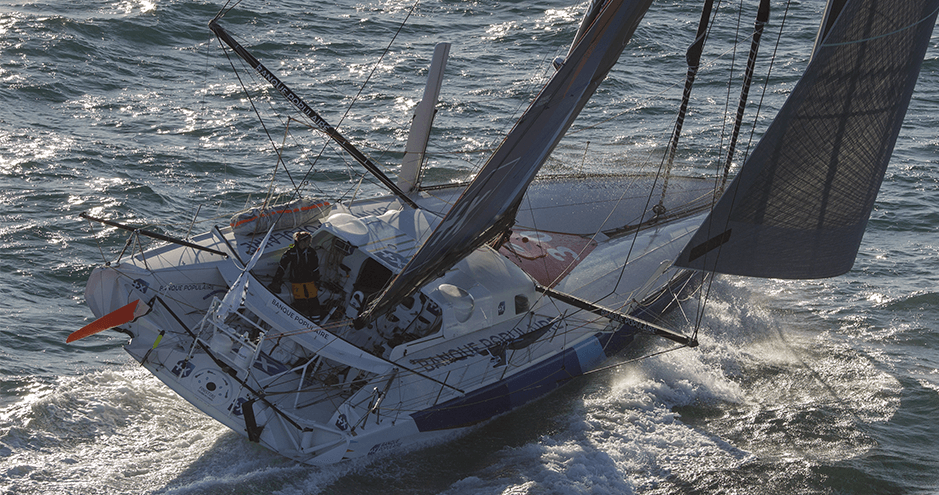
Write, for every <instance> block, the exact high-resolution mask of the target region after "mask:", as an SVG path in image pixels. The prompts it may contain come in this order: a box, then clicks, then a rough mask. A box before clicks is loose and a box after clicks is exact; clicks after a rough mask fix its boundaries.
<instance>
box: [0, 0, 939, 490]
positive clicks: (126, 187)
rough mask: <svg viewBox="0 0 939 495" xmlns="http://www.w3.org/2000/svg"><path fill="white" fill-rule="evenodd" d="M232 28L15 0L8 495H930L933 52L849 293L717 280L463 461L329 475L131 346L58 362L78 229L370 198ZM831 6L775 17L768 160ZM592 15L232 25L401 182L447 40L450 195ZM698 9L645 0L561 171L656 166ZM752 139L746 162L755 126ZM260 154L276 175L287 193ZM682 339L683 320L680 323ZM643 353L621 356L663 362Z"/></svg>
mask: <svg viewBox="0 0 939 495" xmlns="http://www.w3.org/2000/svg"><path fill="white" fill-rule="evenodd" d="M749 3H754V2H749ZM220 7H221V5H220V4H217V3H214V2H208V1H204V0H197V1H190V0H186V1H184V0H149V1H148V0H119V1H118V0H74V1H70V2H59V1H52V0H36V1H33V0H20V1H11V0H0V493H9V494H46V493H62V494H90V493H94V494H123V493H173V494H196V493H245V494H248V493H250V494H255V493H277V494H310V493H342V494H347V493H428V494H429V493H446V494H509V493H511V494H522V493H531V494H542V493H596V494H602V493H615V494H622V493H640V494H660V493H661V494H665V493H740V494H749V493H761V494H763V493H839V494H840V493H891V494H892V493H898V494H899V493H939V421H937V420H939V275H937V274H939V170H937V163H939V111H937V110H939V109H937V102H939V47H937V46H936V45H937V41H939V36H937V37H934V39H933V41H932V43H931V44H930V48H929V50H928V52H927V55H926V61H925V63H924V65H923V69H922V73H921V76H920V80H919V84H918V86H917V90H916V93H915V94H914V96H913V101H912V104H911V106H910V110H909V113H908V115H907V121H906V124H905V125H904V128H903V131H902V133H901V135H900V139H899V142H898V143H897V147H896V151H895V153H894V157H893V160H892V163H891V166H890V168H889V170H888V171H887V176H886V178H885V181H884V185H883V188H882V190H881V193H880V196H879V198H878V202H877V204H876V206H875V209H874V212H873V216H872V218H871V221H870V224H869V227H868V230H867V234H866V235H865V238H864V242H863V244H862V245H861V250H860V254H859V256H858V260H857V263H856V264H855V267H854V269H853V270H852V271H851V272H849V273H848V274H847V275H844V276H841V277H838V278H834V279H830V280H820V281H778V280H751V279H743V278H732V277H719V278H718V279H717V281H716V282H715V285H714V287H713V288H712V292H711V296H710V298H709V301H708V304H707V306H706V310H705V313H704V318H703V322H702V326H701V330H700V331H701V333H700V338H701V346H700V347H698V348H697V349H694V350H689V349H683V350H680V351H675V352H671V353H668V354H665V355H663V356H659V357H655V358H651V359H647V360H642V361H639V362H634V363H630V364H626V365H624V366H621V367H618V368H614V369H612V370H608V371H605V372H602V373H597V374H593V375H588V376H585V377H583V378H581V379H578V380H576V381H575V382H573V383H572V384H570V385H569V386H567V387H565V388H564V389H562V390H560V391H559V392H558V393H555V394H553V395H551V396H549V397H547V398H546V399H544V400H541V401H538V402H536V403H534V404H532V405H529V406H527V407H525V408H522V409H521V410H518V411H515V412H512V413H510V414H508V415H506V416H503V417H500V418H497V419H496V420H494V421H492V422H490V423H488V424H485V425H483V426H481V427H478V428H476V429H474V430H472V431H470V432H469V433H468V434H466V435H463V436H461V437H459V438H454V439H452V440H451V441H449V442H445V443H442V444H438V445H431V446H428V447H426V448H424V449H420V450H415V451H411V452H406V453H403V454H400V455H395V456H391V457H379V458H373V459H368V460H367V461H363V462H357V463H345V464H339V465H336V466H331V467H326V468H315V467H310V466H306V465H301V464H297V463H295V462H293V461H290V460H287V459H284V458H282V457H279V456H278V455H276V454H273V453H271V452H268V451H266V450H264V449H263V448H261V447H258V446H257V445H255V444H252V443H249V442H248V441H247V440H245V439H243V438H242V437H241V436H239V435H237V434H235V433H233V432H231V431H229V430H227V429H226V428H224V427H222V426H221V425H220V424H218V423H216V422H214V421H213V420H211V419H209V418H207V417H206V416H204V415H202V414H201V413H199V412H198V411H196V410H195V409H194V408H193V407H191V406H190V405H189V404H187V403H186V402H184V401H183V400H181V399H179V398H177V397H176V396H175V395H174V394H173V393H171V392H170V391H169V389H168V388H166V387H165V386H163V385H162V384H161V383H159V382H158V381H157V380H156V379H155V378H152V377H150V376H149V374H148V373H147V372H146V371H144V370H143V369H142V368H140V367H139V366H136V365H135V362H134V361H133V360H132V359H131V358H130V357H129V356H127V355H126V354H125V353H124V352H123V351H122V349H121V345H122V343H124V342H125V341H126V337H124V336H123V335H122V334H120V333H117V332H105V333H102V334H98V335H96V336H93V337H89V338H86V339H84V340H82V341H80V342H77V343H74V344H65V337H66V336H67V335H68V334H69V333H70V332H72V331H74V330H75V329H77V328H79V327H81V326H82V325H84V324H86V323H88V322H89V321H91V318H92V315H91V311H90V310H89V309H88V308H87V307H86V306H85V305H84V282H85V279H86V278H87V276H88V274H89V273H90V272H91V270H92V269H93V267H94V266H96V265H98V264H101V263H103V262H104V261H105V260H113V259H114V258H115V257H116V256H117V254H118V252H119V251H120V249H121V248H122V247H123V246H124V241H125V239H126V238H127V234H126V232H121V231H117V230H115V229H104V228H102V226H100V225H90V224H89V223H87V222H85V221H84V220H81V219H80V218H79V217H78V215H79V213H81V212H88V213H90V214H92V215H94V216H101V217H107V218H111V219H114V220H119V221H122V222H126V223H129V224H132V225H135V226H138V227H145V228H150V229H152V230H160V231H163V232H166V233H169V234H171V235H175V236H179V237H185V236H187V235H188V233H189V232H199V231H204V230H206V229H208V228H210V227H211V226H212V225H214V224H223V223H225V222H227V219H228V216H229V215H230V214H231V213H232V212H234V211H236V210H238V209H240V208H242V207H243V206H245V205H246V204H251V203H254V202H257V201H260V200H261V199H263V197H264V195H265V194H267V192H268V190H269V188H270V187H273V189H274V190H275V191H277V192H279V193H289V192H290V191H291V190H292V188H293V187H294V186H295V185H296V186H301V187H303V190H304V192H305V193H307V194H311V195H320V196H324V197H335V196H341V195H347V196H348V195H351V194H360V195H373V194H378V193H379V192H380V190H379V189H378V187H377V186H375V185H374V184H372V183H371V182H369V181H368V180H366V181H364V182H363V183H362V184H361V185H360V184H359V177H360V171H359V170H357V169H356V168H355V167H353V166H350V165H349V164H348V163H346V161H344V160H342V159H341V158H337V157H336V156H335V155H334V154H329V155H324V156H323V158H319V159H317V156H318V155H319V154H320V150H321V148H322V147H323V146H324V142H323V140H322V138H321V136H318V135H317V134H316V133H315V132H313V131H310V130H309V129H306V128H303V127H301V126H300V125H299V124H298V123H296V122H290V121H287V120H284V119H283V118H282V117H277V114H280V115H283V114H284V111H285V110H287V108H286V107H285V106H284V105H283V104H282V103H281V102H280V101H278V100H276V99H272V98H271V91H270V90H269V89H268V88H266V87H265V86H264V85H263V84H261V83H260V82H258V81H256V80H254V79H252V78H251V77H250V74H248V75H244V74H243V75H242V78H243V81H244V82H245V85H246V86H247V87H248V88H249V90H250V94H251V100H250V101H249V100H248V99H247V98H246V97H245V94H244V93H243V91H242V88H241V86H240V84H239V80H238V79H237V78H236V77H235V76H234V75H233V73H232V70H231V66H230V65H229V60H228V59H227V58H226V57H225V55H224V52H223V50H222V49H221V48H220V47H219V44H218V42H217V41H216V40H215V39H214V37H213V36H212V34H211V33H210V32H209V30H208V29H207V27H206V24H207V22H208V20H209V19H211V18H212V16H214V14H215V13H216V12H217V11H218V9H219V8H220ZM822 8H823V6H822V2H818V1H793V2H791V3H785V2H780V1H775V2H773V11H772V14H771V20H770V23H769V25H768V26H767V32H766V34H764V42H763V45H762V46H761V48H760V53H761V57H760V61H759V68H758V71H757V77H756V80H757V83H759V84H760V86H759V87H756V88H754V90H752V91H751V96H750V100H751V105H750V107H749V109H748V112H747V115H748V116H750V117H753V116H754V115H756V113H757V112H756V109H757V106H758V105H759V104H760V103H761V102H762V106H761V107H760V110H759V115H758V116H757V118H756V121H757V125H756V127H755V129H753V136H754V139H755V138H758V136H759V135H760V133H761V132H762V130H763V129H765V126H766V124H767V122H768V121H769V119H770V118H771V117H772V115H773V114H774V113H775V110H776V109H777V108H778V107H779V105H781V103H782V101H783V99H784V98H785V96H786V94H787V93H788V91H789V90H790V89H791V88H792V85H793V84H794V83H795V81H796V80H797V78H798V75H799V73H800V71H801V70H802V69H803V68H804V67H805V64H806V62H807V59H808V54H809V51H810V46H811V43H812V41H813V40H814V37H815V32H816V27H817V24H818V19H819V17H820V12H821V11H822ZM583 9H584V6H583V5H581V4H577V5H570V4H567V3H565V2H563V1H561V0H546V1H541V2H531V1H504V0H493V1H488V2H483V1H463V2H454V1H449V0H434V1H425V2H423V3H420V4H417V5H416V6H415V4H413V3H408V2H404V1H399V0H381V1H356V0H335V1H332V2H297V1H283V2H270V1H251V2H249V1H245V2H244V3H242V4H239V5H238V6H237V7H236V8H235V9H234V10H232V11H231V12H230V13H229V15H228V16H226V17H225V19H224V20H223V23H224V25H225V26H226V27H227V28H228V29H229V31H231V32H232V33H234V34H235V35H236V36H237V37H238V38H239V39H240V40H241V41H242V43H243V44H244V45H246V46H248V47H250V48H251V49H252V50H253V51H254V52H255V54H256V55H257V56H258V58H260V59H261V60H262V61H263V62H264V63H265V64H266V65H267V66H268V67H270V68H271V69H274V70H276V71H278V72H279V73H280V74H281V76H282V79H283V80H284V81H285V82H287V84H289V85H291V86H292V87H293V88H294V89H295V90H296V91H297V92H298V93H300V94H301V95H304V97H305V98H306V99H307V101H308V102H309V103H310V104H311V106H313V107H314V108H315V109H316V110H317V111H318V112H320V113H321V114H322V115H323V117H324V118H325V119H326V120H327V121H330V122H331V123H332V124H334V125H337V126H338V127H339V128H340V131H341V132H343V133H344V134H346V135H347V137H349V139H350V140H352V141H353V142H355V143H356V144H357V145H359V146H360V147H361V148H363V149H365V150H367V152H368V153H369V154H370V155H371V156H372V157H373V158H375V159H376V161H380V162H381V163H385V164H389V170H390V171H391V172H393V171H394V170H393V165H394V164H395V163H398V162H399V161H400V158H401V150H402V149H403V146H404V141H405V140H406V137H407V129H408V125H409V121H410V117H411V112H412V110H413V107H414V105H415V104H416V103H417V101H418V100H419V99H420V98H421V92H422V90H423V84H424V78H425V77H426V71H427V65H428V63H429V59H430V55H431V51H432V48H433V45H434V44H435V43H436V42H438V41H448V42H451V43H452V44H453V47H452V49H451V58H450V62H449V65H448V67H447V72H446V77H445V79H444V84H443V91H442V95H441V103H440V104H439V106H438V114H437V120H436V122H435V131H434V133H433V134H432V136H431V140H430V147H429V153H430V157H429V162H430V167H431V168H430V169H429V170H428V172H427V176H426V178H425V180H426V181H428V182H437V183H440V182H447V181H452V180H460V179H463V178H466V177H468V176H469V175H470V174H471V173H472V172H473V170H474V169H475V168H476V167H478V165H479V164H480V163H481V162H482V160H484V158H485V156H486V153H485V150H487V149H489V148H491V147H492V146H494V145H495V144H497V143H498V140H499V139H500V137H501V136H502V135H504V133H505V132H506V131H507V130H508V129H509V127H510V126H511V124H512V122H513V121H514V119H515V118H516V117H517V116H518V114H519V112H520V111H521V110H522V109H524V108H525V105H526V104H527V102H528V101H530V99H531V98H532V97H533V96H534V94H536V92H537V90H538V88H539V87H540V85H541V84H543V82H544V81H545V77H546V75H547V74H548V71H549V70H551V69H550V60H552V59H553V58H554V57H556V56H558V55H563V53H564V52H565V51H566V49H567V47H568V45H569V43H570V39H571V37H572V36H573V33H574V31H575V30H576V28H577V24H578V23H579V20H580V16H581V13H582V11H583ZM698 9H699V7H698V6H695V5H691V3H690V2H679V1H677V0H666V1H658V2H656V4H655V5H654V6H653V8H652V11H651V12H650V13H649V15H647V16H646V18H645V20H644V21H643V23H642V25H641V26H640V28H639V30H638V31H637V33H636V35H635V37H634V39H633V41H632V42H631V44H630V45H629V46H628V47H627V49H626V51H625V53H624V54H623V57H622V58H621V60H620V63H619V65H618V66H617V68H616V69H615V70H614V72H613V73H612V74H611V76H610V78H609V79H608V80H607V81H606V82H605V83H604V84H603V85H602V87H601V89H600V91H599V92H598V93H597V95H596V97H595V98H594V99H593V101H592V102H591V104H590V105H588V107H587V108H586V109H585V111H584V113H583V115H582V117H581V119H580V120H579V121H578V122H577V123H575V125H574V127H573V128H572V130H571V132H570V133H569V136H568V137H567V138H565V140H564V141H563V142H562V143H561V145H560V146H559V148H558V150H557V152H556V153H555V154H554V156H553V159H552V161H551V163H549V164H548V166H547V167H546V169H547V171H548V172H579V171H586V172H613V171H629V170H635V171H642V172H646V171H653V170H655V169H656V168H657V167H658V164H659V162H660V158H661V155H662V151H663V150H664V145H665V143H666V142H667V140H668V137H669V135H670V133H671V129H672V124H673V122H674V118H675V113H676V108H677V101H678V99H679V98H680V94H681V85H682V84H683V80H684V74H685V67H684V62H683V61H684V50H685V48H686V46H687V45H688V44H689V43H690V41H691V38H692V36H693V33H694V30H695V28H696V26H697V19H698V15H699V13H698ZM719 10H720V13H721V15H720V17H719V18H718V21H717V23H716V25H715V27H714V28H713V31H712V35H711V37H710V38H709V41H708V46H707V49H706V53H705V57H704V58H705V65H704V67H703V69H702V72H701V74H700V75H699V84H698V86H697V87H696V89H695V93H694V99H693V101H692V105H691V108H692V112H691V116H690V117H689V120H688V122H687V123H686V126H685V131H684V137H683V141H682V148H681V151H680V152H679V154H678V160H677V162H676V172H677V173H682V174H691V175H696V174H697V175H700V174H704V173H713V170H714V169H715V167H716V165H715V164H716V163H717V162H719V161H720V160H721V158H720V156H721V144H720V143H721V137H722V135H724V136H726V128H725V126H724V122H725V120H724V117H723V115H724V114H725V112H726V109H725V101H726V100H727V98H728V95H730V99H731V101H736V98H737V94H738V92H739V89H738V88H739V75H740V71H741V63H742V62H741V57H745V52H746V49H747V48H745V46H748V42H746V41H745V42H744V43H745V44H744V45H741V47H738V48H737V49H736V51H735V50H734V48H733V45H732V42H733V40H734V39H735V38H739V39H745V38H746V37H747V36H748V32H749V31H750V30H751V29H752V25H753V17H754V14H755V6H754V5H749V4H748V5H744V6H743V7H741V6H740V5H738V3H736V2H726V3H723V4H722V5H721V6H720V8H719ZM741 13H742V14H741ZM738 14H741V15H738ZM405 18H407V22H406V23H404V21H405ZM738 19H739V20H738ZM402 23H404V27H403V28H401V29H400V30H399V28H400V27H401V25H402ZM738 23H739V25H740V26H741V27H740V29H739V31H737V25H738ZM781 26H782V27H784V28H785V30H786V31H787V32H788V33H789V35H788V36H789V37H787V38H784V39H781V40H779V41H778V42H777V33H778V31H779V30H780V27H781ZM396 33H397V37H396V38H395V41H394V43H393V44H392V45H391V48H390V49H389V50H388V51H387V54H385V55H384V56H382V54H383V52H384V51H385V48H386V47H387V46H388V45H389V42H390V41H391V39H392V38H393V37H394V36H395V35H396ZM774 52H775V53H776V55H777V60H776V62H775V63H773V64H772V65H771V64H770V61H769V55H770V54H772V53H774ZM380 57H381V58H380ZM735 61H736V62H735ZM235 63H236V65H237V62H235ZM731 64H735V65H733V71H731V70H729V69H730V67H731ZM768 72H769V73H770V74H769V83H768V85H767V87H766V90H765V91H764V90H763V88H762V83H763V81H765V80H766V77H767V73H768ZM728 79H731V80H732V83H731V84H732V86H731V87H730V88H729V87H728ZM366 80H368V82H367V84H366ZM252 103H253V104H254V105H255V107H256V108H258V110H259V112H260V113H261V115H262V117H263V118H264V122H265V124H266V127H262V126H261V125H260V124H259V122H258V118H257V117H256V116H255V113H254V110H253V109H252ZM732 108H733V106H731V111H732ZM285 128H289V132H285ZM265 129H266V130H267V132H265ZM268 133H269V134H268ZM742 136H743V138H742V139H741V142H742V143H743V144H742V146H740V149H742V150H744V152H745V150H746V145H747V143H748V142H750V139H751V137H750V136H751V130H750V128H749V127H745V128H744V132H743V133H742ZM724 142H725V143H726V138H725V141H724ZM272 143H273V144H274V145H277V146H278V147H279V146H281V144H285V146H284V160H285V162H286V163H287V169H288V170H289V171H290V175H289V177H288V174H287V173H285V172H284V170H283V168H282V169H281V170H280V172H279V173H278V174H277V176H276V177H275V178H274V179H273V182H272V179H271V175H272V174H271V172H272V170H273V169H274V164H275V160H276V155H275V153H274V151H273V146H272ZM741 155H742V153H741ZM739 156H740V155H738V157H739ZM737 161H738V162H739V159H738V160H737ZM308 169H311V170H312V171H313V172H312V173H311V174H310V175H309V176H307V177H306V183H305V185H302V183H303V181H304V175H305V174H306V172H307V170H308ZM272 184H273V186H272ZM194 219H195V221H194ZM193 223H194V225H191V224H193ZM690 304H694V303H693V302H691V303H690ZM696 310H697V307H694V306H693V307H691V308H690V309H689V310H688V312H687V315H688V317H689V318H690V317H691V316H692V315H693V314H694V312H695V311H696ZM668 318H669V320H668V324H669V325H671V326H673V327H675V328H678V329H681V330H683V331H690V329H691V327H692V323H691V322H689V321H688V318H686V317H685V314H683V313H682V312H680V311H678V312H674V313H672V314H670V315H669V316H668ZM644 346H645V347H644V348H640V349H633V350H632V351H631V354H628V355H625V356H623V359H627V358H633V357H637V356H640V355H642V354H644V353H646V352H652V351H656V350H659V349H661V348H663V347H664V344H659V343H656V342H649V343H646V344H644Z"/></svg>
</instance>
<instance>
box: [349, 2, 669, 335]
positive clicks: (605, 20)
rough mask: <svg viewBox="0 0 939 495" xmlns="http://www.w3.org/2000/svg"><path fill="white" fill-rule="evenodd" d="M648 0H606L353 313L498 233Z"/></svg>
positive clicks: (376, 309) (380, 306) (411, 285)
mask: <svg viewBox="0 0 939 495" xmlns="http://www.w3.org/2000/svg"><path fill="white" fill-rule="evenodd" d="M651 3H652V2H651V0H610V1H609V2H608V3H607V5H606V6H605V7H604V8H603V10H602V11H601V12H600V14H599V15H598V16H597V17H596V19H595V20H594V21H593V23H592V25H591V26H590V28H589V29H587V32H586V33H585V34H584V35H583V37H582V39H581V40H580V43H578V44H577V47H576V48H575V49H574V50H573V51H572V52H571V53H570V55H569V56H568V57H567V59H566V61H565V63H564V64H563V66H562V67H560V69H559V70H558V71H557V72H556V73H555V74H554V77H552V78H551V80H550V81H549V82H548V84H547V85H546V86H545V88H544V89H543V90H542V92H541V94H539V95H538V97H537V98H536V99H535V101H534V102H532V104H531V106H530V107H528V109H527V110H526V111H525V113H524V114H523V115H522V117H521V118H520V119H519V121H518V122H517V123H516V124H515V127H514V128H513V129H512V130H511V131H510V132H509V134H508V135H507V136H506V138H505V140H504V141H503V142H502V144H501V145H500V146H499V148H498V149H497V150H496V151H495V153H493V155H492V157H490V158H489V161H488V162H487V163H486V164H485V165H484V166H483V168H482V169H481V170H480V171H479V174H478V175H477V176H476V179H475V180H474V181H473V182H472V184H470V186H469V187H468V188H467V189H466V191H465V192H464V193H463V195H462V196H461V197H460V198H459V199H458V200H457V201H456V203H455V204H454V205H453V207H452V208H451V209H450V211H449V212H448V213H447V215H446V217H445V218H444V219H443V220H442V221H441V223H440V225H439V226H438V227H437V229H436V230H435V231H434V232H433V234H432V235H431V236H430V238H428V240H427V242H426V243H425V244H424V245H423V246H422V247H421V249H420V250H419V251H418V252H417V253H416V254H415V256H414V257H413V258H412V259H411V261H410V262H409V263H408V264H407V266H405V267H404V269H403V270H402V271H401V273H400V274H398V276H397V277H396V278H395V279H394V280H393V281H392V282H391V284H389V286H388V287H387V288H386V289H385V290H384V291H383V292H382V294H381V295H380V296H379V297H378V298H376V299H375V300H373V301H372V303H371V304H370V305H369V306H368V307H367V309H366V311H364V312H363V314H361V315H360V317H359V320H358V322H359V324H361V323H363V322H366V321H369V320H370V319H371V318H373V317H375V316H377V315H380V314H383V313H385V312H387V311H388V310H390V309H391V308H392V307H394V306H395V305H396V304H397V303H398V302H399V301H401V300H403V299H404V298H405V297H407V296H408V295H409V294H411V293H413V292H414V291H416V290H418V289H419V288H420V287H422V286H423V285H425V284H427V283H428V282H430V281H431V280H433V279H435V278H437V277H439V276H441V275H442V274H443V273H444V272H445V271H446V270H447V269H449V268H450V267H451V266H453V265H454V264H455V263H457V262H458V261H460V260H461V259H463V258H464V257H466V256H467V255H468V254H469V253H471V252H472V251H473V250H475V249H476V248H479V247H480V246H482V245H484V244H486V243H487V242H489V241H491V240H492V239H493V238H495V237H497V236H500V235H502V234H503V233H505V232H506V231H507V230H508V229H509V227H510V226H511V225H512V223H513V222H514V219H515V213H516V210H517V209H518V205H519V203H520V201H521V198H522V196H523V195H524V194H525V191H526V189H527V188H528V185H529V184H530V183H531V181H532V179H534V177H535V174H536V173H537V172H538V169H539V168H541V165H542V164H543V163H544V162H545V160H546V159H547V157H548V155H550V154H551V151H552V150H553V149H554V147H555V145H557V143H558V141H559V140H560V139H561V137H563V136H564V133H565V132H566V131H567V129H568V128H569V127H570V125H571V123H572V122H573V120H574V118H575V117H577V114H578V113H580V110H581V109H582V108H583V107H584V105H585V104H586V103H587V100H588V99H590V97H591V96H592V95H593V93H594V91H595V90H596V89H597V86H599V84H600V83H601V82H602V81H603V79H604V78H605V77H606V75H607V73H608V72H609V71H610V69H611V68H612V67H613V65H614V64H615V63H616V61H617V60H618V59H619V56H620V53H622V51H623V48H624V47H625V45H626V42H627V41H629V38H630V37H632V34H633V32H634V31H635V29H636V27H637V26H638V25H639V21H640V20H641V19H642V16H643V15H644V14H645V12H646V10H647V9H648V8H649V5H650V4H651Z"/></svg>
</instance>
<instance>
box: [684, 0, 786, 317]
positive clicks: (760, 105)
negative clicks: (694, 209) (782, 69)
mask: <svg viewBox="0 0 939 495" xmlns="http://www.w3.org/2000/svg"><path fill="white" fill-rule="evenodd" d="M791 5H792V0H788V1H787V2H786V8H785V9H784V10H783V16H782V21H781V22H780V24H779V31H777V34H776V45H775V46H774V47H773V54H772V56H771V57H770V62H769V68H768V70H767V71H766V77H765V79H764V80H763V91H762V92H761V93H760V102H759V103H758V104H757V106H756V115H754V117H753V126H752V127H751V128H750V137H749V140H748V141H747V150H746V152H745V153H744V157H743V163H746V160H747V157H748V156H749V154H750V148H751V146H752V145H753V138H754V136H755V134H756V122H757V120H758V119H759V115H760V111H761V110H762V109H763V101H764V99H765V98H766V91H767V90H768V88H769V80H770V76H771V75H772V73H773V67H774V66H775V64H776V56H777V53H778V52H779V45H780V43H781V41H782V34H783V29H785V27H786V20H787V19H788V18H789V8H790V7H791ZM736 197H737V190H736V189H735V190H734V196H733V197H732V198H731V208H733V205H734V203H735V202H736ZM729 221H730V217H728V218H727V222H729ZM709 223H710V222H709ZM702 227H703V225H702ZM726 228H727V223H726V222H725V224H724V229H725V230H726ZM707 229H708V231H709V232H710V231H711V225H710V224H709V225H708V226H707ZM722 249H723V248H722V247H718V248H717V250H716V251H717V252H716V253H715V256H717V258H718V259H720V255H721V250H722ZM715 278H716V277H714V276H711V277H710V280H709V281H708V284H707V289H706V290H705V291H704V295H703V297H704V299H703V301H702V303H701V310H700V312H699V313H698V315H697V321H696V322H695V331H697V328H698V327H699V326H700V325H701V322H702V321H703V319H704V311H705V309H706V307H707V301H708V299H709V298H710V294H711V286H712V284H713V283H714V279H715Z"/></svg>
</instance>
